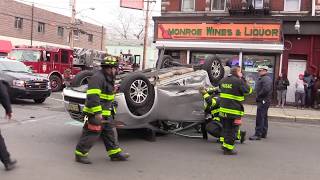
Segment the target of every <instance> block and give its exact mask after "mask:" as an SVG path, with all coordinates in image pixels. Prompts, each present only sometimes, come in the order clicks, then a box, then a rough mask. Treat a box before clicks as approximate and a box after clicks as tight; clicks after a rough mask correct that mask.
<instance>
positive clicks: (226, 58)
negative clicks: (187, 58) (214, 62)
mask: <svg viewBox="0 0 320 180" xmlns="http://www.w3.org/2000/svg"><path fill="white" fill-rule="evenodd" d="M210 56H217V57H219V58H220V60H221V62H222V64H223V65H227V64H228V63H233V64H234V65H236V64H237V63H238V65H239V54H238V53H235V54H232V53H230V54H229V53H228V54H227V53H210V52H193V53H192V54H191V63H192V64H204V63H205V61H206V59H208V58H209V57H210Z"/></svg>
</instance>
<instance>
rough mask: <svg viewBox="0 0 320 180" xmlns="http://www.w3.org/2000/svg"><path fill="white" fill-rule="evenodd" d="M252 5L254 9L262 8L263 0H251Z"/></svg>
mask: <svg viewBox="0 0 320 180" xmlns="http://www.w3.org/2000/svg"><path fill="white" fill-rule="evenodd" d="M252 6H253V7H254V8H255V9H263V0H252Z"/></svg>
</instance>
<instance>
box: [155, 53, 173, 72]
mask: <svg viewBox="0 0 320 180" xmlns="http://www.w3.org/2000/svg"><path fill="white" fill-rule="evenodd" d="M173 62H174V59H173V58H172V57H171V56H169V55H164V56H163V60H162V61H159V63H161V64H158V65H157V67H158V66H160V69H163V68H169V67H172V66H174V65H172V63H173Z"/></svg>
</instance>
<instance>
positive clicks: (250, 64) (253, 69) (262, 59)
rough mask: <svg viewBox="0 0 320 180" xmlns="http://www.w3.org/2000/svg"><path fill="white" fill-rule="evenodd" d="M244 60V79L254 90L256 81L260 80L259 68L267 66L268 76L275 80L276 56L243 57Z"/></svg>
mask: <svg viewBox="0 0 320 180" xmlns="http://www.w3.org/2000/svg"><path fill="white" fill-rule="evenodd" d="M242 59H243V60H242V69H243V74H244V77H245V79H246V80H247V82H248V83H249V84H250V86H251V87H252V88H253V89H255V87H256V81H257V80H258V78H259V74H258V67H259V66H267V67H268V68H269V70H268V75H269V76H270V77H271V79H272V80H273V79H274V71H275V56H262V55H243V58H242Z"/></svg>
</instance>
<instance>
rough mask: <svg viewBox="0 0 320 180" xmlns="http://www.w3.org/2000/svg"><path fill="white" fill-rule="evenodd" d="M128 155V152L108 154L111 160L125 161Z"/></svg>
mask: <svg viewBox="0 0 320 180" xmlns="http://www.w3.org/2000/svg"><path fill="white" fill-rule="evenodd" d="M129 157H130V154H128V153H122V152H120V153H117V154H113V155H111V156H110V160H111V161H126V160H128V158H129Z"/></svg>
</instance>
